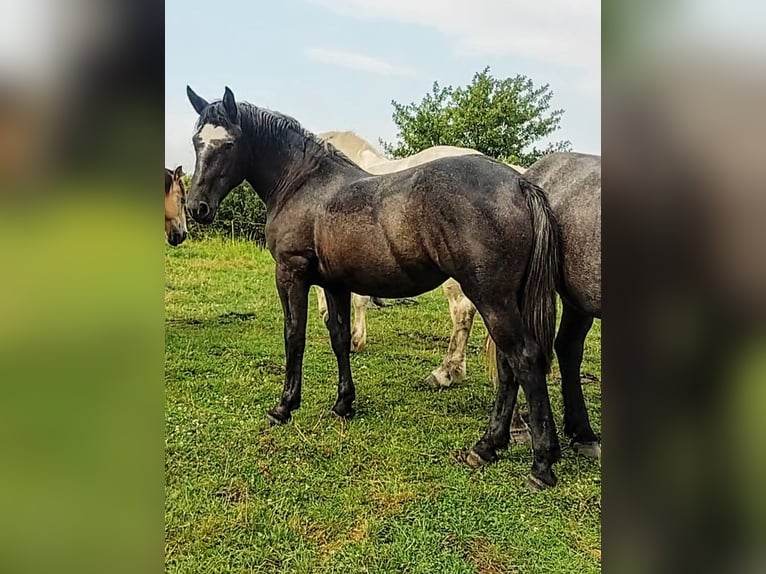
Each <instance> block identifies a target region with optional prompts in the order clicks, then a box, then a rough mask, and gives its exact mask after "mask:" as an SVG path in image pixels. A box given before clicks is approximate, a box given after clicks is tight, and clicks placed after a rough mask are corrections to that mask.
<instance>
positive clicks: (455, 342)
mask: <svg viewBox="0 0 766 574" xmlns="http://www.w3.org/2000/svg"><path fill="white" fill-rule="evenodd" d="M442 289H443V290H444V294H445V295H446V296H447V302H448V303H449V312H450V316H451V317H452V334H451V335H450V340H449V347H448V348H447V354H446V355H445V357H444V360H443V361H442V364H441V366H440V367H438V368H436V369H434V370H433V371H432V372H431V374H430V375H429V376H428V378H427V379H426V382H427V383H428V384H429V385H430V386H432V387H433V388H436V389H438V388H446V387H449V386H451V385H452V383H453V382H456V381H461V380H463V379H464V378H465V374H466V368H465V349H466V346H467V345H468V337H469V336H470V335H471V328H472V327H473V320H474V318H475V316H476V307H475V306H474V304H473V303H471V301H470V300H469V299H468V297H466V296H465V294H464V293H463V290H462V289H461V288H460V284H459V283H458V282H457V281H455V280H454V279H450V280H448V281H447V282H446V283H444V285H443V286H442Z"/></svg>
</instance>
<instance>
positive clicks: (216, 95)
mask: <svg viewBox="0 0 766 574" xmlns="http://www.w3.org/2000/svg"><path fill="white" fill-rule="evenodd" d="M486 66H490V68H491V73H492V74H493V75H494V76H495V77H500V78H504V77H509V76H515V75H517V74H522V75H525V76H528V77H529V78H531V79H532V81H533V82H534V83H535V85H542V84H546V83H547V84H550V86H551V89H552V91H553V92H554V96H553V100H552V102H551V104H552V106H551V108H552V109H557V108H563V109H564V110H565V114H564V117H563V119H562V121H561V128H560V129H559V130H558V131H557V132H555V133H554V134H553V135H552V136H551V139H552V140H561V139H568V140H570V141H571V142H572V148H573V150H575V151H580V152H584V153H595V154H600V153H601V5H600V2H599V1H598V0H547V1H546V2H529V1H528V0H521V1H520V0H280V1H276V0H268V1H266V0H250V1H248V0H166V2H165V161H166V165H167V166H168V167H175V166H176V165H179V164H180V165H183V166H184V171H186V172H187V173H191V172H192V171H193V168H194V150H193V148H192V143H191V136H192V130H193V127H194V123H195V121H196V119H197V115H196V113H195V112H194V110H193V109H192V107H191V105H190V104H189V101H188V100H187V97H186V85H187V84H188V85H190V86H191V87H192V88H193V89H194V90H195V91H196V92H197V93H198V94H199V95H200V96H202V97H203V98H205V99H207V100H214V99H220V98H221V97H222V96H223V92H224V87H225V86H229V87H230V88H231V89H232V91H233V92H234V94H235V96H236V98H237V99H242V100H246V101H249V102H251V103H253V104H255V105H258V106H261V107H266V108H270V109H273V110H277V111H280V112H283V113H285V114H288V115H290V116H293V117H294V118H296V119H297V120H298V121H300V122H301V123H302V124H303V126H304V127H305V128H307V129H309V130H311V131H313V132H315V133H319V132H323V131H331V130H353V131H355V132H356V133H358V134H359V135H360V136H362V137H363V138H365V139H366V140H368V141H369V142H370V143H372V144H373V145H375V146H376V147H380V146H379V144H378V138H383V139H385V140H387V141H394V140H395V138H396V125H395V124H394V123H393V121H392V119H391V114H392V112H393V107H392V105H391V100H396V101H397V102H399V103H405V104H406V103H410V102H414V101H417V102H419V101H420V100H421V99H422V98H423V96H424V95H425V94H426V93H428V92H429V91H430V90H431V86H432V85H433V82H434V81H438V82H439V83H440V84H441V85H453V86H457V85H466V84H468V83H470V81H471V80H472V78H473V76H474V74H475V73H477V72H480V71H481V70H483V69H484V68H485V67H486Z"/></svg>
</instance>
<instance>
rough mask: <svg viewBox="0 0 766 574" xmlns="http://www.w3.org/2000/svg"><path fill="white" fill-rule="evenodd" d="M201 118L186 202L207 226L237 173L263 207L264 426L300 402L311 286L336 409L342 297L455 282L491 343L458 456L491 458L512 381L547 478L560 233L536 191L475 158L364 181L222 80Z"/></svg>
mask: <svg viewBox="0 0 766 574" xmlns="http://www.w3.org/2000/svg"><path fill="white" fill-rule="evenodd" d="M187 93H188V96H189V100H190V101H191V104H192V106H193V107H194V109H195V110H196V111H197V113H198V114H199V116H200V117H199V120H198V122H197V125H196V128H195V133H194V136H193V138H192V141H193V143H194V148H195V152H196V166H195V169H194V176H193V178H192V183H191V189H190V190H189V197H188V209H189V212H190V213H191V215H192V217H194V219H196V220H197V221H199V222H200V223H211V222H212V221H213V219H214V218H215V214H216V209H217V208H218V206H219V205H220V202H221V201H222V200H223V198H224V197H226V195H227V194H228V193H229V192H230V191H231V190H232V189H233V188H234V187H236V186H237V185H238V184H239V183H241V182H242V181H243V180H247V181H248V182H249V183H250V184H251V185H252V187H253V189H254V190H255V191H256V193H258V195H259V196H260V198H261V199H262V200H263V201H264V203H265V204H266V243H267V246H268V249H269V251H271V254H272V256H273V257H274V259H275V261H276V281H277V290H278V292H279V296H280V299H281V302H282V310H283V312H284V319H285V320H284V337H285V352H286V361H287V368H286V380H285V386H284V391H283V393H282V398H281V400H280V402H279V404H278V405H277V406H276V407H274V408H273V409H272V410H271V411H270V412H269V413H268V419H269V421H270V422H271V423H272V424H282V423H286V422H287V421H288V420H289V419H290V416H291V413H292V411H294V410H295V409H297V408H298V407H299V406H300V400H301V378H302V363H303V352H304V348H305V331H306V316H307V308H308V294H309V288H310V286H311V285H319V286H321V287H323V288H324V289H325V292H326V295H327V304H328V311H329V319H328V321H327V327H328V330H329V332H330V340H331V342H332V348H333V351H334V353H335V356H336V359H337V361H338V374H339V382H338V398H337V401H336V402H335V405H334V406H333V407H332V411H333V413H335V414H336V415H337V416H339V417H343V418H349V417H351V416H353V414H354V408H353V401H354V397H355V389H354V383H353V381H352V378H351V368H350V364H349V352H350V339H351V333H350V314H351V309H350V297H351V292H352V291H353V292H355V293H359V294H362V295H371V296H377V297H385V298H399V297H410V296H414V295H418V294H421V293H424V292H426V291H429V290H431V289H434V288H435V287H437V286H439V285H441V284H442V283H443V282H444V281H445V280H446V279H448V278H449V277H453V278H455V280H457V281H458V282H459V283H460V284H461V285H462V287H463V290H464V291H465V293H466V295H467V296H468V297H469V298H470V299H471V300H472V301H473V302H474V303H475V304H476V307H477V309H478V311H479V313H481V315H482V317H483V318H484V321H485V323H486V325H487V329H488V331H489V332H490V333H491V335H492V338H493V339H494V340H495V342H496V343H497V346H498V348H499V357H500V358H501V360H500V361H499V366H500V368H499V384H498V390H497V396H496V400H495V404H494V407H493V409H492V412H491V415H490V420H489V425H488V428H487V430H486V432H485V433H484V436H483V437H482V438H481V439H480V440H479V441H478V442H477V443H476V444H475V445H474V447H473V448H472V449H471V450H470V451H469V453H468V454H467V457H466V461H467V462H469V463H470V464H472V465H473V466H477V465H479V464H486V463H489V462H493V461H494V460H496V459H497V450H498V449H502V448H506V447H507V446H508V443H509V441H510V420H511V413H512V412H513V407H514V404H515V402H516V395H517V391H518V388H519V385H521V387H522V388H523V389H524V392H525V394H526V396H527V401H528V403H529V411H530V413H529V414H530V427H531V433H532V441H533V447H534V463H533V465H532V471H531V475H530V480H529V484H530V485H531V486H533V487H537V488H544V487H546V486H552V485H554V484H556V477H555V475H554V474H553V470H552V465H553V464H554V463H555V462H556V461H557V460H558V458H559V456H560V449H559V443H558V438H557V436H556V429H555V426H554V421H553V417H552V415H551V408H550V403H549V399H548V390H547V387H546V383H545V375H546V373H547V371H548V369H549V367H550V361H551V356H552V353H553V336H554V329H555V314H556V309H555V284H556V281H557V275H558V269H559V260H558V250H559V247H560V245H559V243H560V237H559V235H558V227H557V225H556V222H555V218H554V216H553V214H552V212H551V210H550V206H549V205H548V201H547V199H546V197H545V194H544V193H543V191H542V189H541V188H539V187H538V186H536V185H533V184H531V183H529V182H528V181H527V180H526V179H524V178H522V177H521V176H520V175H519V174H518V173H517V172H516V171H514V170H513V169H511V168H510V167H508V166H506V165H504V164H502V163H500V162H497V161H494V160H492V159H489V158H487V157H485V156H480V155H472V156H462V157H451V158H445V159H439V160H435V161H432V162H429V163H427V164H423V165H420V166H417V167H414V168H411V169H408V170H404V171H400V172H397V173H392V174H387V175H380V176H372V175H370V174H369V173H367V172H366V171H364V170H362V169H361V168H359V167H358V166H357V165H356V164H354V163H353V162H352V161H351V160H349V159H348V158H347V157H346V156H344V155H343V154H341V153H340V152H338V151H337V150H336V149H335V148H333V147H332V146H331V145H329V144H326V143H324V142H323V141H321V140H319V139H318V138H317V137H316V136H314V135H313V134H311V133H309V132H308V131H306V130H305V129H303V128H302V127H301V125H300V124H299V123H298V122H297V121H296V120H294V119H292V118H290V117H288V116H284V115H282V114H279V113H276V112H272V111H269V110H266V109H263V108H258V107H256V106H253V105H251V104H247V103H239V104H238V103H237V102H236V101H235V99H234V95H233V94H232V92H231V90H229V89H228V88H226V91H225V93H224V96H223V99H222V100H221V101H220V102H213V103H208V102H207V101H205V100H204V99H202V98H201V97H200V96H198V95H197V94H195V93H194V92H193V91H192V90H191V89H190V88H187Z"/></svg>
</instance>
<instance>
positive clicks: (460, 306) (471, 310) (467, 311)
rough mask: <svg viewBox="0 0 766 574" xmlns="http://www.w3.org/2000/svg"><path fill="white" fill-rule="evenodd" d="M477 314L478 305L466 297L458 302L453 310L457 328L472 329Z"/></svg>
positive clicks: (453, 318)
mask: <svg viewBox="0 0 766 574" xmlns="http://www.w3.org/2000/svg"><path fill="white" fill-rule="evenodd" d="M475 316H476V307H474V306H473V303H471V302H470V301H469V300H468V299H466V298H465V297H464V298H463V301H460V302H459V303H456V304H455V306H454V308H453V312H452V322H453V324H454V326H455V329H459V330H468V331H470V330H471V327H472V326H473V319H474V317H475Z"/></svg>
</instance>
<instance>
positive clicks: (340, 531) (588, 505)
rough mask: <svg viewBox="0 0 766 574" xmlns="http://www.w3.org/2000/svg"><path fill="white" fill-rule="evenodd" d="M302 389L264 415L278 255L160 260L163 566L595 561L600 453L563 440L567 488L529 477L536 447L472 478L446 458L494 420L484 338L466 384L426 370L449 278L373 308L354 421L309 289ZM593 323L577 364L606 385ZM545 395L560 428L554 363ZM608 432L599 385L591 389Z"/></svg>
mask: <svg viewBox="0 0 766 574" xmlns="http://www.w3.org/2000/svg"><path fill="white" fill-rule="evenodd" d="M310 304H311V307H310V310H309V323H308V331H307V343H306V355H305V361H304V382H303V401H302V406H301V408H300V410H298V411H297V412H295V413H294V416H293V419H292V422H291V423H290V424H288V425H285V426H284V427H277V428H272V427H269V426H268V424H267V423H266V419H265V413H266V411H267V410H268V409H269V408H271V407H272V406H274V405H275V404H276V402H277V400H278V398H279V396H280V393H281V390H282V383H283V373H284V350H283V346H282V345H283V344H282V312H281V307H280V304H279V300H278V297H277V293H276V287H275V284H274V263H273V261H272V259H271V256H270V255H269V253H268V252H267V251H261V250H259V249H258V248H256V247H254V246H253V245H252V244H248V243H244V242H230V241H224V240H205V241H201V242H191V241H189V242H187V243H186V244H184V245H182V246H181V247H180V248H178V249H171V248H168V250H167V255H166V288H165V307H166V336H165V337H166V349H167V350H166V370H165V385H166V432H165V450H166V455H165V537H166V541H165V545H166V546H165V566H166V571H168V572H195V573H196V572H297V573H323V572H337V573H345V572H348V573H351V572H354V573H356V572H412V573H415V572H419V573H420V572H422V573H441V572H444V573H458V572H461V573H462V572H465V573H468V572H479V573H503V572H525V573H526V572H573V573H578V574H581V573H585V572H597V571H600V548H601V526H600V522H601V479H600V465H599V463H597V462H594V461H590V460H587V459H584V458H582V457H580V456H578V455H575V454H574V453H573V452H572V451H571V450H570V449H568V448H566V445H567V443H566V440H565V438H564V437H561V440H562V447H563V454H562V459H561V462H560V463H559V464H558V465H557V466H556V472H557V475H558V477H559V485H558V486H557V487H556V488H555V489H552V490H549V491H546V492H542V493H532V492H529V491H527V489H526V488H525V487H524V480H525V477H526V476H527V473H528V472H529V469H530V465H531V453H530V451H529V449H528V448H527V447H523V446H513V447H512V448H510V449H509V450H508V451H506V452H504V453H503V454H502V455H501V458H500V461H499V462H498V463H496V464H494V465H492V466H491V467H488V468H486V469H484V470H482V471H479V472H471V471H469V470H468V469H467V468H465V467H463V466H461V465H459V464H457V463H455V462H453V459H452V453H454V452H455V451H456V450H458V449H463V448H466V447H469V446H471V445H472V444H473V443H474V442H475V441H476V440H477V439H478V438H479V437H480V436H481V434H482V432H483V430H484V427H485V425H486V422H487V417H488V413H489V407H490V405H491V403H492V399H493V389H492V386H491V384H490V383H489V382H488V381H487V378H486V376H485V370H484V366H483V355H482V353H481V350H480V349H481V343H482V339H483V337H484V334H485V330H484V326H483V325H482V324H481V321H477V323H476V327H475V328H474V331H473V333H472V335H471V339H470V343H469V349H468V351H469V357H468V378H467V379H466V381H464V382H463V383H462V384H461V385H460V386H458V387H456V388H453V389H449V390H445V391H434V390H431V389H430V388H428V387H426V386H425V385H424V384H423V383H422V381H423V379H424V378H425V377H426V376H427V375H428V374H429V373H430V371H431V369H433V368H434V367H435V366H436V365H438V364H439V363H440V361H441V359H442V356H443V353H444V351H445V350H446V347H447V343H448V340H449V333H450V318H449V313H448V310H447V302H446V300H445V299H444V296H443V295H442V293H441V290H440V289H438V290H435V291H433V292H431V293H428V294H426V295H424V296H422V297H420V298H419V304H418V305H416V306H408V307H404V306H402V307H386V308H384V309H375V310H370V311H369V312H368V315H367V317H368V345H367V348H366V349H365V350H364V351H363V352H362V353H359V354H356V355H353V356H352V370H353V373H354V379H355V382H356V386H357V401H356V409H357V415H356V417H355V418H354V419H353V420H352V421H351V422H348V423H344V422H342V421H339V420H337V419H336V418H334V417H333V416H331V414H330V407H331V406H332V404H333V402H334V400H335V385H336V381H337V367H336V363H335V358H334V355H333V353H332V350H331V348H330V343H329V337H328V335H327V331H326V329H325V328H324V325H323V324H322V321H321V317H320V316H319V314H318V313H317V311H316V297H315V294H314V292H313V290H312V295H311V302H310ZM600 329H601V325H600V322H596V324H595V325H594V328H593V330H592V332H591V334H590V335H589V338H588V341H587V346H586V358H585V362H584V364H583V372H585V373H588V374H590V375H593V377H595V378H596V379H597V380H600V375H601V362H600V348H601V339H600V337H601V332H600ZM549 384H550V394H551V398H552V403H553V408H554V411H555V416H556V420H557V424H558V425H559V429H560V428H561V417H562V408H561V394H560V392H559V390H558V384H559V374H558V369H557V367H555V366H554V369H553V372H552V374H551V376H550V378H549ZM584 390H585V395H586V400H587V402H588V406H589V411H590V413H591V420H592V423H593V425H594V428H595V430H596V432H599V430H600V418H601V416H600V415H601V411H600V407H601V389H600V383H594V382H591V381H589V380H587V379H586V384H585V385H584Z"/></svg>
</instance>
